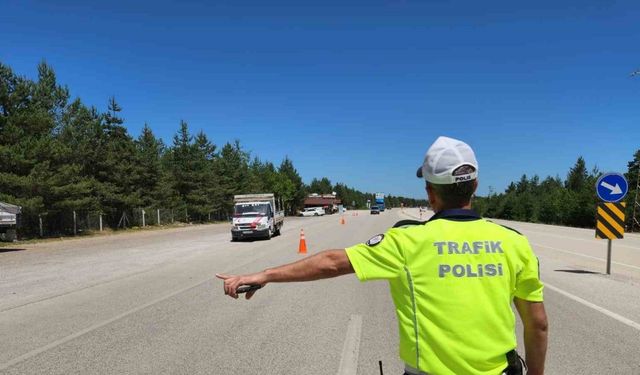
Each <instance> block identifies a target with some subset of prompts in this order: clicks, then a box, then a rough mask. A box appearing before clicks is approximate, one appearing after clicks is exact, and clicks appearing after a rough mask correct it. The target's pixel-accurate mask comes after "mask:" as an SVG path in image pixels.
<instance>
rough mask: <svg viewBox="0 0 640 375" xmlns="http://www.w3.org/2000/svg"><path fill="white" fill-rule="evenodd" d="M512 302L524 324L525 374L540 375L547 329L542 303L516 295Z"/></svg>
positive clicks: (542, 367)
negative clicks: (526, 368) (526, 369)
mask: <svg viewBox="0 0 640 375" xmlns="http://www.w3.org/2000/svg"><path fill="white" fill-rule="evenodd" d="M514 303H515V305H516V309H517V310H518V314H520V318H521V319H522V325H523V326H524V347H525V352H526V356H525V357H526V359H525V360H526V362H527V367H528V371H527V375H542V374H544V360H545V356H546V354H547V334H548V329H549V324H548V322H547V313H546V312H545V310H544V303H542V302H531V301H525V300H523V299H520V298H517V297H516V298H514Z"/></svg>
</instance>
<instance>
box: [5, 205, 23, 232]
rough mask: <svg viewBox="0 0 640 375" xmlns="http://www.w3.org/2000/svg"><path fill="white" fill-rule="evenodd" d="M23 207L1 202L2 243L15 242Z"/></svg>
mask: <svg viewBox="0 0 640 375" xmlns="http://www.w3.org/2000/svg"><path fill="white" fill-rule="evenodd" d="M21 212H22V207H20V206H15V205H13V204H9V203H4V202H0V241H15V240H16V239H17V235H16V230H17V228H18V218H19V215H20V213H21Z"/></svg>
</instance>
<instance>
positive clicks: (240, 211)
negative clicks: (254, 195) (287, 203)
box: [234, 203, 269, 216]
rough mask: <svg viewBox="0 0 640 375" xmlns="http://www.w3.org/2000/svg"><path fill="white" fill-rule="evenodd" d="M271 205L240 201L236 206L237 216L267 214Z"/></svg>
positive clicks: (235, 213) (235, 212)
mask: <svg viewBox="0 0 640 375" xmlns="http://www.w3.org/2000/svg"><path fill="white" fill-rule="evenodd" d="M268 213H269V205H268V204H266V203H239V204H236V206H235V211H234V215H235V216H250V215H254V216H257V215H267V214H268Z"/></svg>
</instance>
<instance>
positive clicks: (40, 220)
mask: <svg viewBox="0 0 640 375" xmlns="http://www.w3.org/2000/svg"><path fill="white" fill-rule="evenodd" d="M38 222H39V224H40V237H43V233H42V215H38Z"/></svg>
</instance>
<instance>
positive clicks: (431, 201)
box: [425, 182, 436, 208]
mask: <svg viewBox="0 0 640 375" xmlns="http://www.w3.org/2000/svg"><path fill="white" fill-rule="evenodd" d="M425 183H426V186H425V190H427V200H428V201H429V205H430V206H431V207H432V208H433V207H434V204H435V203H436V192H435V191H434V190H433V186H431V185H430V184H429V183H428V182H425Z"/></svg>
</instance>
